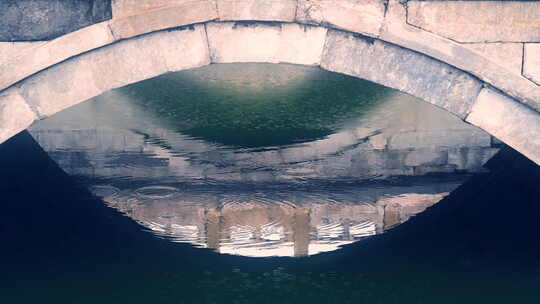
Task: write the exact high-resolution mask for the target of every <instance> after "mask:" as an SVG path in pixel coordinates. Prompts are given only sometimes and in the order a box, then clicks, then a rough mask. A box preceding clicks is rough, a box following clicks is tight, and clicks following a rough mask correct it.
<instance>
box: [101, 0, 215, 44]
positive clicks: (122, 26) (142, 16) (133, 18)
mask: <svg viewBox="0 0 540 304" xmlns="http://www.w3.org/2000/svg"><path fill="white" fill-rule="evenodd" d="M217 18H218V14H217V11H216V7H215V5H214V3H213V2H212V1H204V0H198V1H197V0H194V1H183V2H181V3H180V4H178V5H176V6H168V7H163V8H159V9H153V10H147V11H143V12H141V13H139V14H135V15H130V16H126V17H123V18H118V19H116V18H115V19H113V20H112V21H111V23H110V27H111V30H112V32H113V34H114V37H115V38H116V39H125V38H130V37H134V36H138V35H141V34H145V33H149V32H154V31H158V30H163V29H168V28H175V27H180V26H184V25H189V24H194V23H201V22H206V21H210V20H214V19H217Z"/></svg>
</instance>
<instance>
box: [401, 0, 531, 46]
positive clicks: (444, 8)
mask: <svg viewBox="0 0 540 304" xmlns="http://www.w3.org/2000/svg"><path fill="white" fill-rule="evenodd" d="M538 16H540V2H537V1H417V0H411V1H408V2H407V22H408V23H409V24H411V25H414V26H416V27H418V28H421V29H423V30H426V31H429V32H432V33H435V34H437V35H440V36H443V37H446V38H449V39H452V40H454V41H458V42H528V41H531V42H535V41H540V18H538Z"/></svg>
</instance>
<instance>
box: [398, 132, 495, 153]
mask: <svg viewBox="0 0 540 304" xmlns="http://www.w3.org/2000/svg"><path fill="white" fill-rule="evenodd" d="M490 146H491V137H490V136H489V134H486V133H485V132H482V131H481V130H477V129H469V130H441V131H435V130H434V131H428V130H426V131H412V132H401V133H397V134H395V135H393V136H392V137H391V138H389V139H388V149H419V148H430V147H439V148H440V147H490Z"/></svg>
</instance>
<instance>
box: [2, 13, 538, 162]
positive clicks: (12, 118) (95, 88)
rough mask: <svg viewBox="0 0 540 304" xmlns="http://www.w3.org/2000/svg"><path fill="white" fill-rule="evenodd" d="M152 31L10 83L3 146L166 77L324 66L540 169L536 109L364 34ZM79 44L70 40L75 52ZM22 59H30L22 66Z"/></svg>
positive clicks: (234, 27)
mask: <svg viewBox="0 0 540 304" xmlns="http://www.w3.org/2000/svg"><path fill="white" fill-rule="evenodd" d="M192 19H193V18H192ZM195 19H196V18H195ZM191 21H193V20H191ZM107 26H109V25H107ZM110 28H111V27H107V28H104V26H103V24H98V25H95V27H94V28H93V30H100V32H99V33H100V34H99V35H103V37H105V36H107V29H110ZM131 28H133V26H132V27H131ZM155 29H158V31H152V30H155ZM146 30H148V31H151V32H150V33H147V34H143V35H135V34H133V32H131V34H124V35H123V36H121V38H118V37H116V38H115V37H113V39H112V40H111V41H109V40H107V39H108V38H106V39H103V40H102V41H101V42H99V43H97V42H96V41H95V40H94V41H93V42H92V43H94V44H92V45H85V46H80V45H78V46H77V47H76V49H77V50H75V56H69V55H65V54H64V57H66V56H68V57H67V58H63V57H62V56H59V57H57V58H56V59H54V60H52V61H50V62H49V63H51V62H52V64H51V66H46V64H44V63H40V62H38V64H35V65H34V66H33V67H32V69H38V71H37V72H36V73H33V75H31V76H29V77H26V76H24V75H25V74H24V73H23V74H19V75H18V76H17V77H18V78H17V77H15V76H13V77H14V78H12V79H11V80H10V79H7V78H4V77H2V80H3V82H2V85H3V87H4V88H7V89H5V90H4V91H2V92H1V93H0V118H1V120H0V142H3V141H5V140H7V139H8V138H10V137H11V136H13V135H15V134H16V133H18V132H19V131H21V130H23V129H25V128H26V127H28V126H29V125H30V124H31V123H32V122H33V121H34V120H36V119H43V118H46V117H48V116H50V115H53V114H55V113H57V112H59V111H61V110H63V109H65V108H68V107H70V106H73V105H75V104H78V103H80V102H83V101H85V100H88V99H90V98H92V97H94V96H97V95H100V94H102V93H104V92H106V91H108V90H111V89H113V88H117V87H121V86H125V85H127V84H130V83H135V82H138V81H141V80H144V79H148V78H152V77H155V76H158V75H161V74H164V73H167V72H173V71H179V70H183V69H190V68H196V67H201V66H204V65H208V64H211V63H226V62H270V63H280V62H282V63H291V64H302V65H316V66H320V67H321V68H323V69H325V70H329V71H333V72H338V73H344V74H348V75H351V76H355V77H360V78H364V79H367V80H371V81H373V82H376V83H379V84H382V85H385V86H387V87H391V88H394V89H397V90H400V91H403V92H406V93H408V94H411V95H413V96H416V97H418V98H420V99H423V100H425V101H427V102H429V103H432V104H434V105H436V106H438V107H441V108H444V109H446V110H447V111H449V112H450V113H452V114H454V115H456V116H459V117H460V118H461V119H463V120H465V121H467V122H469V123H471V124H473V125H476V126H478V127H480V128H482V129H484V130H485V131H487V132H488V133H490V134H492V135H493V136H495V137H497V138H499V139H500V140H502V141H503V142H505V143H507V144H509V145H510V146H512V147H514V148H515V149H516V150H518V151H519V152H521V153H523V154H524V155H525V156H527V157H529V158H530V159H531V160H533V161H535V162H536V163H540V141H539V139H538V138H537V134H540V133H538V132H539V131H540V117H539V116H538V115H539V114H538V113H537V112H536V111H535V110H533V109H531V108H530V107H529V106H527V105H524V104H523V103H522V102H520V101H522V100H519V101H518V100H514V99H512V98H510V97H508V96H507V95H506V94H508V92H505V93H506V94H504V93H501V92H500V91H499V89H500V88H494V87H492V85H491V84H490V83H486V82H485V81H483V80H481V79H479V78H478V77H476V76H473V75H471V74H470V73H468V72H465V71H463V70H460V69H458V68H456V67H454V66H451V65H449V64H447V63H444V62H441V61H439V60H436V59H434V58H432V57H430V56H427V55H425V54H422V53H419V52H417V51H414V50H411V49H408V48H404V47H401V46H398V45H395V44H392V43H389V42H386V41H384V40H381V39H378V38H374V37H368V36H364V35H362V34H358V33H352V32H348V31H343V30H338V29H334V28H329V27H325V26H316V25H305V24H297V23H289V22H237V21H226V22H213V21H211V22H205V23H198V24H193V25H188V26H184V27H175V28H173V29H166V30H161V28H159V27H158V28H156V26H154V25H149V26H148V27H147V28H146ZM81 31H82V32H83V33H82V34H81V33H80V32H81ZM81 31H78V32H75V33H71V34H68V35H66V36H71V37H73V36H75V35H83V36H84V35H94V34H95V33H94V32H93V31H91V29H90V28H86V29H83V30H81ZM84 31H86V32H84ZM85 33H86V34H85ZM92 33H93V34H92ZM111 33H114V30H113V31H112V32H111ZM143 33H144V31H143ZM111 35H112V34H111ZM113 36H114V35H113ZM68 38H69V37H61V38H60V40H59V41H62V39H64V40H65V39H68ZM124 38H126V39H124ZM127 38H129V39H127ZM115 39H118V41H116V40H115ZM74 41H75V42H77V40H76V39H75V40H73V38H71V40H70V43H74ZM84 41H85V43H90V42H88V41H89V40H84ZM115 41H116V42H115ZM56 43H57V42H56ZM53 44H54V43H53ZM100 44H103V45H100ZM59 45H61V44H59ZM59 45H57V46H54V45H53V46H50V47H52V49H53V50H54V48H59ZM49 51H51V50H49ZM72 51H73V50H72ZM70 54H71V53H70ZM21 58H22V59H21ZM68 58H69V59H68ZM23 59H24V60H27V59H28V58H26V57H25V56H21V57H19V59H18V60H23ZM66 59H67V60H66ZM55 60H56V61H58V63H56V62H55ZM14 62H15V63H16V62H17V60H14ZM11 64H13V63H11ZM44 65H45V67H44V68H42V66H44ZM15 66H16V65H15ZM32 69H30V68H29V69H28V70H26V73H31V72H28V71H32ZM23 70H24V69H23ZM21 75H22V76H21ZM6 79H7V80H6ZM82 84H84V85H82Z"/></svg>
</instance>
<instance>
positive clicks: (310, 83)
mask: <svg viewBox="0 0 540 304" xmlns="http://www.w3.org/2000/svg"><path fill="white" fill-rule="evenodd" d="M30 131H31V133H32V135H33V136H34V138H35V139H36V140H37V141H38V142H39V143H40V145H41V146H42V147H43V149H44V150H45V151H47V152H48V153H49V155H50V156H51V157H52V158H53V159H54V160H55V161H56V162H57V163H58V164H59V165H60V166H61V167H62V168H63V169H64V170H65V171H66V172H68V173H70V174H72V175H75V176H77V177H79V179H80V180H81V181H82V182H83V183H85V184H86V185H88V186H89V187H91V189H92V191H93V193H94V194H95V195H96V196H98V197H102V198H103V200H104V201H105V202H106V203H107V204H108V205H109V206H111V207H113V208H116V209H118V210H120V211H121V212H123V213H124V214H126V215H127V216H130V217H131V218H133V219H134V220H136V221H137V222H139V223H141V224H142V225H144V226H145V227H147V228H148V229H149V230H150V231H152V232H153V233H154V234H155V235H158V236H160V237H163V238H166V239H169V240H171V241H174V242H187V243H191V244H193V245H194V246H197V247H200V248H208V249H212V250H215V251H217V252H220V253H227V254H235V255H244V256H253V257H267V256H306V255H313V254H317V253H320V252H326V251H332V250H336V249H338V248H339V247H340V246H342V245H345V244H349V243H351V242H355V241H358V240H361V239H363V238H365V237H367V236H370V235H374V234H377V233H382V232H384V231H385V230H387V229H390V228H391V227H394V226H395V225H398V224H400V223H403V222H404V221H406V220H407V219H409V218H410V217H411V216H414V215H415V214H418V213H420V212H422V211H423V210H424V209H426V208H427V207H429V206H431V205H433V204H434V203H436V202H437V201H439V200H440V199H441V198H442V197H444V196H445V195H446V194H447V193H449V192H451V191H452V190H454V189H455V188H456V187H457V186H458V185H459V184H461V183H462V182H463V181H464V180H465V179H467V178H468V177H469V174H471V173H477V172H482V171H483V170H484V169H483V168H482V165H483V164H484V163H485V162H486V161H487V160H488V159H489V158H491V156H493V155H494V154H495V153H496V152H497V151H498V147H497V145H496V144H494V140H493V139H492V138H491V137H490V136H489V135H488V134H486V133H484V132H482V131H481V130H479V129H477V128H475V127H473V126H470V125H467V124H464V123H463V122H462V121H461V120H460V119H459V118H457V117H454V116H451V115H449V114H448V113H446V112H444V111H443V110H441V109H438V108H435V107H433V106H430V105H428V104H426V103H424V102H422V101H419V100H417V99H414V98H412V97H411V96H408V95H404V94H401V93H398V92H395V91H392V90H390V89H388V88H384V87H381V86H378V85H375V84H373V83H370V82H367V81H363V80H360V79H355V78H352V77H348V76H345V75H339V74H335V73H330V72H325V71H322V70H320V69H318V68H316V67H301V66H293V65H265V64H229V65H227V64H225V65H210V66H208V67H205V68H201V69H194V70H190V71H183V72H178V73H171V74H167V75H163V76H160V77H157V78H154V79H150V80H146V81H143V82H140V83H137V84H134V85H130V86H127V87H124V88H120V89H117V90H113V91H111V92H109V93H106V94H104V95H102V96H100V97H98V98H95V99H93V100H92V101H89V102H86V103H83V104H80V105H78V106H75V107H73V108H70V109H68V110H66V111H63V112H61V113H59V114H57V115H55V116H53V117H50V118H48V119H46V120H43V121H41V122H39V123H36V124H34V125H33V126H32V127H31V129H30Z"/></svg>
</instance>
